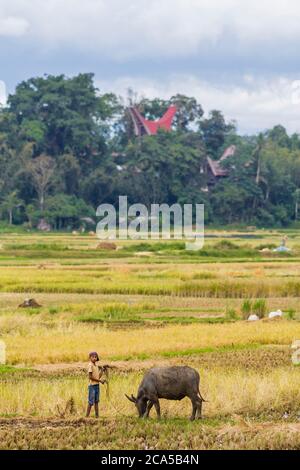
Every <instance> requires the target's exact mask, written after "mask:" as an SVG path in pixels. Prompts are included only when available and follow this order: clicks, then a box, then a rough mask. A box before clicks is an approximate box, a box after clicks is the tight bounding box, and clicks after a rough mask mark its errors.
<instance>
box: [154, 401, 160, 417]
mask: <svg viewBox="0 0 300 470" xmlns="http://www.w3.org/2000/svg"><path fill="white" fill-rule="evenodd" d="M154 406H155V410H156V414H157V417H158V419H160V404H159V401H158V400H157V401H155V402H154Z"/></svg>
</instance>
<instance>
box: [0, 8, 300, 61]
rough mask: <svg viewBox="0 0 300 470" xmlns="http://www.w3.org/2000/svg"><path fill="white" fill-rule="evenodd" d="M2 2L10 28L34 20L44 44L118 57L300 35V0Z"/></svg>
mask: <svg viewBox="0 0 300 470" xmlns="http://www.w3.org/2000/svg"><path fill="white" fill-rule="evenodd" d="M1 10H2V11H4V12H5V15H6V16H4V20H3V21H4V23H3V26H2V28H3V30H4V31H9V30H10V29H11V30H12V31H15V32H19V31H21V32H24V30H25V29H26V28H25V25H29V24H30V35H31V36H32V37H33V38H35V39H36V40H39V41H41V43H40V45H42V43H44V44H45V45H47V47H57V46H59V45H62V44H69V45H73V46H74V47H78V48H82V49H85V50H93V51H95V53H96V52H98V53H101V54H106V55H107V56H109V57H112V58H114V59H120V58H123V59H124V58H128V57H132V58H135V57H139V58H140V57H157V56H158V57H180V56H181V57H188V56H193V55H194V54H197V53H199V51H206V50H207V49H208V48H213V47H216V46H221V47H224V45H226V44H227V43H228V41H229V42H230V47H233V48H234V49H236V50H237V51H240V52H243V51H245V50H248V49H250V50H253V49H254V50H255V49H257V51H258V52H260V51H261V50H263V49H264V48H268V47H270V46H272V44H282V43H283V44H282V47H284V44H287V43H290V42H291V41H292V42H293V41H299V39H300V28H299V21H300V3H299V2H298V0H285V1H282V0H252V1H251V2H241V1H240V0H126V1H124V0H85V1H82V0H64V1H61V0H47V1H45V2H42V1H41V0H1V3H0V18H1V16H2V15H1ZM0 24H1V23H0ZM0 30H1V26H0Z"/></svg>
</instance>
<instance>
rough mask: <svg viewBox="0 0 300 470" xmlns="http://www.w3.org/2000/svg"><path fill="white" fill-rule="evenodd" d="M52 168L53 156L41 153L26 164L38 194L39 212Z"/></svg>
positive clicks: (42, 208) (43, 204)
mask: <svg viewBox="0 0 300 470" xmlns="http://www.w3.org/2000/svg"><path fill="white" fill-rule="evenodd" d="M54 168H55V162H54V160H53V158H51V157H49V156H47V155H41V156H40V157H37V158H35V159H34V160H32V161H31V162H30V164H29V166H28V170H29V172H30V174H31V175H32V181H33V185H34V187H35V189H36V192H37V194H38V199H39V206H40V210H41V212H43V211H44V206H45V196H46V194H47V191H48V189H49V187H50V185H51V180H52V177H53V173H54Z"/></svg>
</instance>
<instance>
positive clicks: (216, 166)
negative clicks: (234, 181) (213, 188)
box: [207, 145, 236, 178]
mask: <svg viewBox="0 0 300 470" xmlns="http://www.w3.org/2000/svg"><path fill="white" fill-rule="evenodd" d="M235 152H236V146H235V145H230V147H228V148H227V149H226V150H225V152H224V153H223V155H222V157H221V158H220V160H212V159H211V158H210V157H207V163H208V165H209V167H210V170H211V172H212V174H213V175H214V176H215V177H216V178H220V177H222V176H228V170H225V169H224V168H223V167H222V165H221V163H222V162H224V161H225V160H226V159H227V158H229V157H233V156H234V155H235Z"/></svg>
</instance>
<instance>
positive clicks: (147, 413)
mask: <svg viewBox="0 0 300 470" xmlns="http://www.w3.org/2000/svg"><path fill="white" fill-rule="evenodd" d="M152 407H153V402H152V401H151V400H149V401H148V403H147V409H146V412H145V414H144V418H149V414H150V411H151V409H152Z"/></svg>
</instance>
